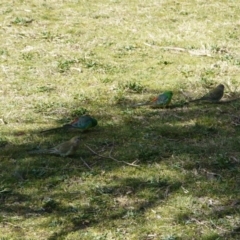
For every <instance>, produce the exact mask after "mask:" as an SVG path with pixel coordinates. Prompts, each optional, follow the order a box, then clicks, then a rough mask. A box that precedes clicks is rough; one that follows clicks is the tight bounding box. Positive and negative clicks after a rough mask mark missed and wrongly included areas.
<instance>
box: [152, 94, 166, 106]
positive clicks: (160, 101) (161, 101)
mask: <svg viewBox="0 0 240 240" xmlns="http://www.w3.org/2000/svg"><path fill="white" fill-rule="evenodd" d="M168 100H169V96H168V95H167V94H161V95H159V96H158V98H157V99H156V101H155V103H156V104H166V103H167V102H168Z"/></svg>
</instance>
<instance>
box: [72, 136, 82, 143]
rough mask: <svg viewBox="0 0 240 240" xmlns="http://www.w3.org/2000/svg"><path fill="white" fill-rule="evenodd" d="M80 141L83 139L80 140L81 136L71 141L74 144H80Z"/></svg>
mask: <svg viewBox="0 0 240 240" xmlns="http://www.w3.org/2000/svg"><path fill="white" fill-rule="evenodd" d="M80 140H81V138H80V137H79V136H75V137H73V138H71V140H70V141H71V142H72V143H79V142H80Z"/></svg>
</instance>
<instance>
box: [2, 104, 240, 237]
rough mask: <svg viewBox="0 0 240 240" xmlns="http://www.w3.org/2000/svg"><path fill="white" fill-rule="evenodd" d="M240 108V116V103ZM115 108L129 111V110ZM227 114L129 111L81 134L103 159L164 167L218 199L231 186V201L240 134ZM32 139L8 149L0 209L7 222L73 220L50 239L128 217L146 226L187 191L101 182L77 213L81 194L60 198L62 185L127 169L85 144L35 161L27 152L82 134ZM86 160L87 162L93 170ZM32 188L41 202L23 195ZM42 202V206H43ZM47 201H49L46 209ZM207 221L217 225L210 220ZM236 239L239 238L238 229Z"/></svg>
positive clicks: (176, 185)
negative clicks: (153, 213) (151, 215)
mask: <svg viewBox="0 0 240 240" xmlns="http://www.w3.org/2000/svg"><path fill="white" fill-rule="evenodd" d="M234 106H235V108H237V109H238V105H237V103H236V105H234ZM116 107H119V108H120V109H125V108H124V106H119V105H117V106H116ZM221 108H222V109H221V111H218V112H216V106H215V105H214V106H213V105H210V106H209V105H208V106H206V105H194V106H193V107H191V108H190V107H184V109H182V108H175V109H159V110H155V109H154V110H149V109H142V110H133V111H132V112H126V113H125V112H124V113H123V114H122V115H121V119H122V120H121V121H120V122H119V123H118V124H115V125H114V124H112V125H103V126H99V127H98V128H96V129H92V130H90V131H88V132H87V133H83V134H82V133H77V134H79V135H81V136H82V137H83V139H84V143H87V144H90V145H91V147H92V148H93V149H94V150H95V151H96V152H97V153H101V155H104V154H106V156H108V154H109V153H110V152H111V151H112V150H113V151H112V154H113V155H114V157H115V158H116V159H118V160H123V161H127V162H133V161H136V160H137V162H138V164H139V165H140V169H139V170H136V171H143V172H144V171H147V170H146V169H147V168H149V166H150V167H151V168H154V165H155V164H157V165H161V164H164V165H167V166H168V167H169V168H173V169H175V170H176V171H179V173H180V172H181V171H187V172H188V174H186V176H185V178H184V180H183V181H184V187H187V188H190V189H192V188H194V184H195V181H194V178H195V179H197V180H199V181H203V182H207V184H206V186H208V185H211V182H213V183H214V184H216V185H217V187H216V188H210V191H211V194H214V195H215V196H216V197H217V198H219V199H221V198H224V197H227V196H228V194H229V191H230V190H227V189H226V187H225V190H222V191H219V189H220V188H221V187H222V186H225V185H226V184H227V185H228V186H230V189H231V194H233V195H234V196H236V195H237V194H238V186H239V185H238V180H237V179H236V176H237V174H239V170H240V163H239V161H237V159H238V156H239V155H238V142H236V141H235V139H234V136H236V135H237V134H238V132H239V130H238V129H236V128H235V127H233V126H229V125H228V126H227V127H226V124H229V123H230V121H231V119H230V117H229V116H228V115H224V114H221V112H222V111H227V112H228V111H230V110H229V108H228V107H227V106H226V105H224V106H221ZM206 113H207V114H206ZM104 118H109V119H110V118H111V116H110V115H107V114H106V116H104ZM3 134H4V133H3ZM27 135H28V136H31V138H32V140H33V141H31V143H23V144H18V145H9V146H8V145H4V146H3V147H1V149H2V156H1V168H2V169H3V170H2V171H1V175H0V181H1V183H2V186H1V189H0V200H1V208H0V209H1V211H2V212H4V213H5V214H6V215H11V214H16V215H18V216H22V217H24V218H26V217H27V216H28V217H29V215H31V214H39V216H42V215H44V216H45V215H46V216H47V217H49V216H51V218H56V219H58V218H60V217H61V218H66V222H64V223H62V226H61V227H60V230H59V231H58V232H57V233H54V234H52V236H50V237H49V239H58V238H61V237H65V236H67V234H69V233H70V232H76V231H80V230H82V229H87V228H88V227H92V226H98V227H101V226H102V225H104V222H105V223H106V224H107V222H111V221H114V219H118V220H120V219H124V218H125V217H126V216H127V218H131V217H134V216H137V217H139V218H141V219H142V221H146V219H145V218H144V216H142V215H143V213H144V212H146V211H147V210H148V209H151V208H154V207H155V206H158V205H159V204H161V202H162V201H167V200H168V194H173V193H174V192H177V191H178V190H179V189H180V187H181V186H182V182H180V181H174V180H169V179H164V178H163V177H159V179H156V178H154V177H151V176H149V178H148V179H142V178H141V177H139V178H130V177H124V176H123V177H122V178H115V179H114V180H113V183H111V182H109V183H106V184H105V185H103V184H100V185H99V186H98V184H97V183H96V186H94V187H92V188H91V189H88V190H86V189H85V190H84V191H85V193H84V194H85V196H91V200H89V205H88V206H86V205H84V204H80V206H79V207H75V208H74V207H71V204H68V203H71V201H72V199H74V198H75V197H76V196H80V195H81V194H82V193H81V191H76V193H74V194H71V193H70V192H69V191H68V190H66V191H58V194H56V193H52V192H51V191H52V190H54V189H58V187H60V186H61V184H62V183H63V182H68V181H70V179H73V181H74V179H75V180H76V179H82V178H84V176H90V177H91V176H96V175H100V174H101V173H102V172H103V171H104V172H107V173H109V172H110V173H111V172H113V171H115V170H117V169H120V168H123V165H124V164H123V163H117V162H114V161H112V160H111V159H107V158H106V159H102V158H101V157H99V156H98V155H94V154H92V153H91V152H89V150H88V149H86V148H84V145H81V148H80V150H79V152H78V154H76V156H73V157H69V158H64V159H63V158H60V157H56V156H48V155H47V156H45V155H36V156H30V155H29V154H28V152H27V150H31V149H33V148H34V147H36V146H38V145H41V146H49V144H52V142H60V139H61V141H62V140H67V139H69V138H71V137H72V136H74V135H76V132H67V133H65V132H62V131H57V132H53V133H51V134H44V135H41V136H39V135H37V136H36V137H34V135H36V131H29V132H28V133H27ZM20 137H21V136H20ZM23 137H24V136H23ZM81 158H82V159H84V161H85V162H87V164H88V166H89V167H90V169H89V168H88V167H86V165H85V164H84V162H82V161H81ZM234 159H235V160H234ZM125 167H126V168H131V167H130V166H125ZM6 169H7V171H6ZM233 179H236V181H235V182H234V181H233ZM76 181H77V180H76ZM33 186H35V187H36V188H39V191H37V194H39V196H34V195H33V194H32V193H31V191H29V194H21V188H23V187H24V188H29V189H31V188H32V187H33ZM8 189H9V191H8ZM193 195H194V196H195V197H201V196H202V195H208V193H207V192H198V193H193ZM49 196H50V197H49ZM39 197H40V198H42V199H43V200H41V201H39V199H38V198H39ZM45 198H47V199H48V198H50V200H49V201H47V202H46V201H45V200H44V199H45ZM111 199H113V200H111ZM136 199H138V200H136ZM118 201H119V202H118ZM121 201H122V202H121ZM30 202H36V206H34V207H32V206H31V205H29V204H30ZM106 205H107V208H108V211H106ZM237 211H239V209H237ZM228 214H232V210H231V211H230V212H229V211H222V212H221V214H220V215H219V214H218V215H216V213H215V212H214V213H212V216H215V217H216V218H223V217H225V216H227V215H228ZM208 217H209V218H211V215H209V216H208ZM179 219H180V220H178V222H179V221H180V222H181V221H182V220H181V219H185V218H184V217H181V216H180V217H179ZM186 219H188V216H187V218H186ZM184 221H185V220H183V222H184ZM48 224H49V222H48V223H47V224H46V225H45V227H46V228H47V227H48ZM236 229H238V228H236ZM229 234H235V230H232V233H229ZM229 236H230V235H229Z"/></svg>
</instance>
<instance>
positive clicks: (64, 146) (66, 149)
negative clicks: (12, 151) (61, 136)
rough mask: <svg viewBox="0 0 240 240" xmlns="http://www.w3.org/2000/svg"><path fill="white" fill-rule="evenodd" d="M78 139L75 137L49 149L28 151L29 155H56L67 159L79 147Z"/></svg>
mask: <svg viewBox="0 0 240 240" xmlns="http://www.w3.org/2000/svg"><path fill="white" fill-rule="evenodd" d="M79 142H80V137H78V136H76V137H73V138H71V139H70V140H69V141H67V142H63V143H61V144H59V145H57V146H56V147H53V148H50V149H42V150H35V151H30V152H29V153H30V154H56V155H60V156H61V157H67V156H70V155H72V154H74V153H75V152H76V151H77V149H78V147H79Z"/></svg>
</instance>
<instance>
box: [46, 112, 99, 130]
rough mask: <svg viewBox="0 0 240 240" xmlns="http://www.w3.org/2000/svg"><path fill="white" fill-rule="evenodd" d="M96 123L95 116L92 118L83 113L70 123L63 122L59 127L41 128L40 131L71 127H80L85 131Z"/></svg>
mask: <svg viewBox="0 0 240 240" xmlns="http://www.w3.org/2000/svg"><path fill="white" fill-rule="evenodd" d="M97 124H98V122H97V120H96V119H95V118H93V117H91V116H89V115H83V116H81V117H79V118H76V119H75V120H73V121H72V122H71V123H68V124H64V125H63V126H61V127H57V128H51V129H47V130H43V131H41V133H43V132H48V131H54V130H58V129H64V130H69V129H73V128H75V129H81V130H83V131H85V130H87V129H89V128H92V127H95V126H97Z"/></svg>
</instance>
